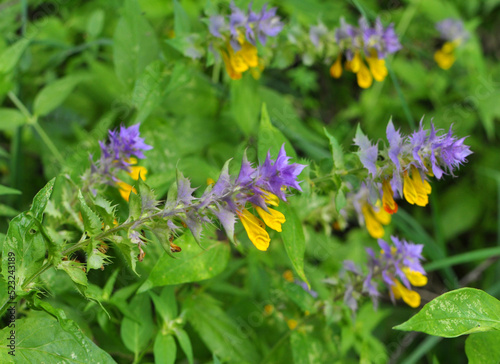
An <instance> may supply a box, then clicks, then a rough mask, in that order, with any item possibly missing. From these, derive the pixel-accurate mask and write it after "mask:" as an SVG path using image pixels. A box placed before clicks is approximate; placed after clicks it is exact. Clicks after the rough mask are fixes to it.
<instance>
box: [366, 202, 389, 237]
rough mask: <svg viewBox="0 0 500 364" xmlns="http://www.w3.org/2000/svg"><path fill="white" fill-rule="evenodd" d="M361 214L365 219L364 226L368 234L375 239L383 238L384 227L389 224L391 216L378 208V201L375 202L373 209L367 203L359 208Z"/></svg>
mask: <svg viewBox="0 0 500 364" xmlns="http://www.w3.org/2000/svg"><path fill="white" fill-rule="evenodd" d="M361 213H362V214H363V217H364V218H365V226H366V230H368V233H369V234H370V235H371V236H372V237H373V238H375V239H380V238H381V237H383V236H384V225H389V224H390V223H391V215H390V214H389V213H388V212H387V211H385V210H384V209H383V208H381V207H380V201H377V204H376V206H375V207H373V206H372V205H371V204H370V202H368V201H367V202H366V203H365V204H364V205H363V206H362V207H361Z"/></svg>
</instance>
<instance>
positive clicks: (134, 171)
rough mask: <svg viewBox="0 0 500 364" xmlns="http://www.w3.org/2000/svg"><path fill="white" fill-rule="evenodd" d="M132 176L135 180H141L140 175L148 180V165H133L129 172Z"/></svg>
mask: <svg viewBox="0 0 500 364" xmlns="http://www.w3.org/2000/svg"><path fill="white" fill-rule="evenodd" d="M127 173H128V175H129V176H130V177H132V179H134V180H136V181H137V180H139V176H141V179H142V180H143V181H145V180H146V174H148V170H147V169H146V167H141V166H131V167H130V172H127Z"/></svg>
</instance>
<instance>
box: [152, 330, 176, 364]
mask: <svg viewBox="0 0 500 364" xmlns="http://www.w3.org/2000/svg"><path fill="white" fill-rule="evenodd" d="M153 351H154V354H155V362H156V363H162V364H170V363H172V364H173V363H175V357H176V355H177V345H176V344H175V340H174V337H173V336H172V335H171V334H163V333H162V332H161V331H159V332H158V334H157V335H156V339H155V345H154V348H153Z"/></svg>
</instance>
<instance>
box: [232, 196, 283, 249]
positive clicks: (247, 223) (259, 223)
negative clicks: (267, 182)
mask: <svg viewBox="0 0 500 364" xmlns="http://www.w3.org/2000/svg"><path fill="white" fill-rule="evenodd" d="M264 200H265V202H266V204H267V205H272V206H278V204H279V199H278V196H276V195H274V194H272V193H270V192H267V191H264ZM252 206H253V207H254V209H255V211H257V214H258V215H259V216H260V219H259V218H258V217H257V216H255V215H253V214H252V213H251V212H250V211H248V209H246V208H244V209H243V210H241V211H238V212H237V214H238V216H239V218H240V220H241V222H242V224H243V227H244V228H245V230H246V232H247V235H248V238H249V239H250V241H251V242H252V243H253V245H255V247H256V248H257V249H259V250H261V251H266V250H267V248H269V242H270V241H271V238H270V237H269V234H268V233H267V231H266V225H267V226H269V227H270V228H271V229H273V230H275V231H278V232H281V224H283V223H284V222H285V221H286V219H285V215H283V214H282V213H281V212H279V211H277V210H274V209H271V208H268V209H267V211H266V210H264V209H263V208H261V207H259V206H257V205H255V204H252ZM261 219H262V220H261Z"/></svg>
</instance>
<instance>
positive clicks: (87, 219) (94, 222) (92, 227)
mask: <svg viewBox="0 0 500 364" xmlns="http://www.w3.org/2000/svg"><path fill="white" fill-rule="evenodd" d="M78 200H79V201H80V213H81V214H82V218H83V226H84V228H85V231H86V232H87V234H88V235H89V236H90V237H94V236H96V235H98V234H100V233H101V232H102V221H101V219H100V218H99V216H98V215H97V214H96V213H95V212H94V211H92V209H91V208H90V207H89V205H87V203H86V202H85V198H84V197H83V195H82V191H78Z"/></svg>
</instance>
